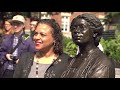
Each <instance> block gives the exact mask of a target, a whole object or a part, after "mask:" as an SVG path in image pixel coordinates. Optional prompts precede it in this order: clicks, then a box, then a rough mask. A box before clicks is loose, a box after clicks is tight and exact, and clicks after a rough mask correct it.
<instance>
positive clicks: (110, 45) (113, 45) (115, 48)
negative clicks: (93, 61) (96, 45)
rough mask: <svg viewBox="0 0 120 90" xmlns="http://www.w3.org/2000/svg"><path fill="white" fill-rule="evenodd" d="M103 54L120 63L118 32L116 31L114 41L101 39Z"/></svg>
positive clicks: (119, 34)
mask: <svg viewBox="0 0 120 90" xmlns="http://www.w3.org/2000/svg"><path fill="white" fill-rule="evenodd" d="M101 44H102V46H103V48H104V53H105V54H106V55H108V56H109V57H110V58H112V59H113V60H118V61H120V31H119V30H116V34H115V39H107V40H104V39H103V38H102V39H101Z"/></svg>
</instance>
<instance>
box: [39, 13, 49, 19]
mask: <svg viewBox="0 0 120 90" xmlns="http://www.w3.org/2000/svg"><path fill="white" fill-rule="evenodd" d="M41 19H51V16H50V15H49V14H47V13H45V12H41Z"/></svg>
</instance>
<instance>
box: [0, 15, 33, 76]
mask: <svg viewBox="0 0 120 90" xmlns="http://www.w3.org/2000/svg"><path fill="white" fill-rule="evenodd" d="M11 25H12V27H13V30H14V34H12V35H11V36H9V37H6V39H5V40H4V41H3V43H2V45H1V47H2V50H0V54H1V56H2V59H3V60H4V62H5V63H4V70H3V72H2V74H1V78H12V77H13V73H14V70H15V67H16V64H17V63H18V62H19V58H20V55H21V54H22V53H23V52H35V48H34V43H33V41H32V38H31V37H30V36H29V35H27V34H25V31H24V29H25V18H24V17H23V16H22V15H16V16H14V17H13V18H12V21H11ZM19 41H21V43H20V44H19V46H18V47H17V48H16V50H15V51H14V52H13V53H11V50H12V49H13V48H14V47H15V46H16V45H17V44H18V42H19Z"/></svg>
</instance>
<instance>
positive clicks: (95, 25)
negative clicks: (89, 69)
mask: <svg viewBox="0 0 120 90" xmlns="http://www.w3.org/2000/svg"><path fill="white" fill-rule="evenodd" d="M78 19H84V20H86V21H87V22H88V23H89V26H90V28H91V29H92V30H93V33H94V34H96V36H95V37H93V38H94V42H95V45H96V46H98V44H99V42H100V39H101V35H102V32H103V29H104V28H103V25H102V24H101V21H100V19H99V18H97V17H96V16H95V15H93V14H90V13H85V14H82V15H79V16H77V17H76V18H74V19H73V21H72V23H71V27H72V24H73V23H74V22H75V21H76V20H78ZM71 27H70V28H71Z"/></svg>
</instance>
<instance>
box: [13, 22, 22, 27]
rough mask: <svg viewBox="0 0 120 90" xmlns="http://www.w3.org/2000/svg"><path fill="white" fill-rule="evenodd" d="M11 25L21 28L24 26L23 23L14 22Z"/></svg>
mask: <svg viewBox="0 0 120 90" xmlns="http://www.w3.org/2000/svg"><path fill="white" fill-rule="evenodd" d="M11 25H12V26H18V27H20V26H22V25H23V23H21V22H13V23H11Z"/></svg>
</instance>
